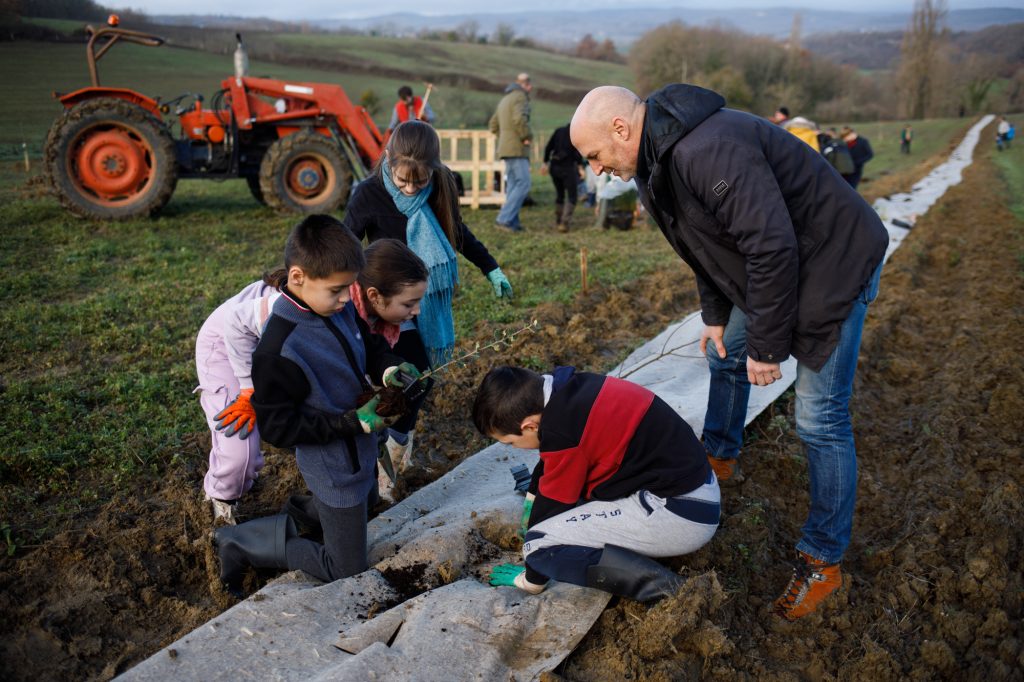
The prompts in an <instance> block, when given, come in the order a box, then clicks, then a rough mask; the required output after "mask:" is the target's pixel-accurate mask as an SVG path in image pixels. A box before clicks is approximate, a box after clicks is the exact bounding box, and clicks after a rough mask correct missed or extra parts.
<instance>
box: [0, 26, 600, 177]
mask: <svg viewBox="0 0 1024 682" xmlns="http://www.w3.org/2000/svg"><path fill="white" fill-rule="evenodd" d="M468 47H475V46H468ZM495 49H498V48H495ZM503 49H505V48H503ZM507 49H510V48H507ZM576 61H580V60H576ZM0 63H2V64H3V65H4V66H3V68H2V69H0V87H2V88H3V89H4V91H5V92H6V93H7V94H6V98H5V102H4V104H3V106H2V107H0V159H4V160H8V159H14V158H21V157H22V144H26V145H27V148H28V151H29V154H30V156H32V157H39V156H40V155H41V153H42V148H43V143H44V142H45V140H46V131H47V130H48V129H49V127H50V124H51V123H52V122H53V120H54V119H55V118H56V117H57V116H58V115H59V113H60V104H59V103H58V102H57V101H56V100H54V99H53V96H52V94H53V93H54V92H61V93H67V92H73V91H74V90H77V89H79V88H83V87H87V86H88V85H89V69H88V66H87V65H86V61H85V47H84V45H81V44H66V43H59V44H58V43H34V42H15V43H0ZM595 63H597V62H595ZM98 66H99V75H100V83H101V84H102V85H105V86H110V87H124V88H132V89H135V90H137V91H139V92H141V93H143V94H146V95H149V96H150V97H154V98H155V97H159V98H161V99H162V100H169V99H171V98H173V97H177V96H178V95H181V94H184V93H195V94H200V95H203V96H204V97H205V98H206V101H207V102H209V101H210V98H211V97H212V96H213V94H214V92H216V91H217V90H219V89H220V83H221V81H222V80H224V79H225V78H227V77H229V76H230V75H231V74H232V73H234V67H233V64H232V57H231V55H230V54H227V55H223V54H213V53H207V52H198V51H195V50H185V49H180V48H173V47H166V46H164V47H159V48H147V47H142V46H139V45H130V44H123V45H117V46H115V47H114V48H113V49H111V50H110V52H109V53H107V55H106V56H104V57H103V58H102V59H101V60H100V61H99V63H98ZM250 73H252V74H253V75H255V76H266V77H269V78H280V79H287V80H292V81H308V82H325V83H338V84H339V85H342V86H343V87H344V88H345V91H346V92H347V94H348V96H349V98H350V99H352V100H353V101H354V102H356V103H358V102H359V99H360V97H361V95H362V94H363V92H365V91H367V90H373V91H374V92H375V93H376V94H377V96H378V97H379V98H380V101H381V108H380V111H379V112H378V113H377V115H376V116H375V120H376V122H377V124H378V126H380V127H381V128H383V127H384V126H386V125H387V122H388V119H389V117H390V115H391V110H390V108H391V105H392V104H393V103H394V100H395V92H396V91H397V90H398V88H399V86H401V85H403V84H405V83H406V82H407V81H406V80H399V79H394V78H387V77H379V76H373V75H370V74H365V73H338V72H336V71H328V70H318V69H311V68H299V67H294V66H283V65H279V64H272V63H269V62H261V61H254V62H253V63H252V64H251V66H250ZM595 84H596V81H595ZM412 85H414V86H416V89H417V91H418V92H422V87H423V86H422V85H421V84H419V83H413V84H412ZM498 98H499V95H498V94H497V93H490V92H479V91H474V90H460V89H456V88H453V87H449V86H444V87H442V88H439V89H438V91H437V92H435V93H433V94H431V96H430V103H431V105H432V106H433V107H434V109H435V111H436V113H437V114H438V117H439V120H438V126H439V127H447V126H449V125H450V126H451V127H458V125H457V124H456V123H455V122H459V121H468V122H470V123H473V124H475V125H474V127H485V126H486V124H487V120H488V119H489V118H490V115H491V113H492V112H493V111H494V106H495V104H496V103H497V101H498ZM533 111H534V115H533V120H534V126H535V127H536V128H537V129H538V130H544V129H547V130H550V129H553V128H555V127H557V126H559V125H564V124H565V123H567V122H568V120H569V117H570V116H571V115H572V107H571V106H570V105H567V104H559V103H555V102H545V101H544V99H543V92H542V91H541V92H540V93H539V94H538V97H537V98H536V102H535V104H534V108H533ZM446 120H447V121H448V122H449V123H448V124H446V123H445V121H446Z"/></svg>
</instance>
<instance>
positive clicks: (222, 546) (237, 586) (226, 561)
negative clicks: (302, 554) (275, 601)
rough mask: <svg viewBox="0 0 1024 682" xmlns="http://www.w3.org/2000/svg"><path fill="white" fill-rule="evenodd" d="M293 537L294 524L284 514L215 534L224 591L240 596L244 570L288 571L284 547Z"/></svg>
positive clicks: (221, 528) (214, 540)
mask: <svg viewBox="0 0 1024 682" xmlns="http://www.w3.org/2000/svg"><path fill="white" fill-rule="evenodd" d="M294 536H295V522H294V521H292V518H291V517H290V516H288V515H287V514H278V515H277V516H265V517H263V518H260V519H255V520H253V521H248V522H246V523H241V524H239V525H237V526H222V527H220V528H218V529H217V530H216V531H214V534H213V542H214V544H215V545H216V546H217V554H218V556H220V579H221V581H223V583H224V585H225V587H227V590H228V591H229V592H231V593H232V594H234V595H235V596H238V597H240V596H241V594H242V579H243V578H244V577H245V569H247V568H248V567H249V566H253V567H254V568H288V556H287V554H286V552H285V545H286V544H287V542H288V538H290V537H294Z"/></svg>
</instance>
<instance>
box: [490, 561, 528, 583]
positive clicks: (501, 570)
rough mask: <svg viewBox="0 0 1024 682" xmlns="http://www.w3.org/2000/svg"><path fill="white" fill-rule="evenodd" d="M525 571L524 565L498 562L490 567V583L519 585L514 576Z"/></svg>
mask: <svg viewBox="0 0 1024 682" xmlns="http://www.w3.org/2000/svg"><path fill="white" fill-rule="evenodd" d="M525 571H526V566H516V565H515V564H498V565H497V566H495V567H494V568H492V569H491V579H490V584H491V585H493V586H494V587H519V586H518V585H516V577H517V576H518V575H519V574H520V573H524V572H525Z"/></svg>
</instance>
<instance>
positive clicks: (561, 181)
mask: <svg viewBox="0 0 1024 682" xmlns="http://www.w3.org/2000/svg"><path fill="white" fill-rule="evenodd" d="M548 171H549V172H550V173H551V182H553V183H554V185H555V203H556V204H563V203H565V198H566V195H568V199H569V203H570V204H574V205H575V203H576V198H577V195H576V192H577V190H578V189H579V186H580V174H579V171H578V170H577V166H576V164H572V165H569V166H564V165H561V164H555V163H553V164H551V166H550V167H549V168H548Z"/></svg>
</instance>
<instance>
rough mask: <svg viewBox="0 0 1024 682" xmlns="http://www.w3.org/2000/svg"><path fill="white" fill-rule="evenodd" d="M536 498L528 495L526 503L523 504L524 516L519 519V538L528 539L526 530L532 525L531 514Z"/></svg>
mask: <svg viewBox="0 0 1024 682" xmlns="http://www.w3.org/2000/svg"><path fill="white" fill-rule="evenodd" d="M533 500H534V496H533V495H531V494H529V493H527V494H526V501H525V502H523V516H522V518H520V519H519V537H520V538H523V539H524V540H525V539H526V529H527V527H529V525H530V512H532V511H533Z"/></svg>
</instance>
